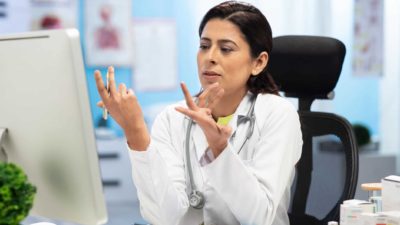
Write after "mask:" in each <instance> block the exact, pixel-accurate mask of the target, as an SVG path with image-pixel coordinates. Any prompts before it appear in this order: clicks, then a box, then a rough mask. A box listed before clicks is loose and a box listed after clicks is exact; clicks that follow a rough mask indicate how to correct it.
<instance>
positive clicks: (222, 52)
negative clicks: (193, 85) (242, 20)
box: [197, 19, 255, 95]
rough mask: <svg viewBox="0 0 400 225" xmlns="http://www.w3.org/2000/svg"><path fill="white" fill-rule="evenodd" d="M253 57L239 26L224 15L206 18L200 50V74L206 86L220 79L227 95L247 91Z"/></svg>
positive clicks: (198, 62)
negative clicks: (221, 17)
mask: <svg viewBox="0 0 400 225" xmlns="http://www.w3.org/2000/svg"><path fill="white" fill-rule="evenodd" d="M254 61H255V60H254V59H253V58H252V57H251V54H250V46H249V44H248V43H247V41H246V39H245V37H244V36H243V34H242V32H241V31H240V29H239V27H237V26H236V25H235V24H233V23H232V22H230V21H228V20H222V19H211V20H210V21H208V22H207V24H206V25H205V27H204V29H203V32H202V34H201V37H200V48H199V51H198V53H197V67H198V74H199V79H200V82H201V85H202V87H203V88H204V89H205V88H207V87H208V86H209V85H210V84H212V83H215V82H218V83H219V84H220V86H221V87H222V88H223V89H224V91H225V95H231V94H244V93H246V92H247V86H246V83H247V80H248V79H249V76H250V75H251V73H252V70H253V69H254V64H255V62H254Z"/></svg>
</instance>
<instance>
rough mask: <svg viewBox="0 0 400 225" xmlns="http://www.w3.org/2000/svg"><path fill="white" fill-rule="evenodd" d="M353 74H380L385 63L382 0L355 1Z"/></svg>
mask: <svg viewBox="0 0 400 225" xmlns="http://www.w3.org/2000/svg"><path fill="white" fill-rule="evenodd" d="M354 3H355V4H354V10H355V11H354V40H353V74H354V75H360V76H379V75H381V74H382V66H383V65H382V64H383V3H384V1H382V0H355V2H354Z"/></svg>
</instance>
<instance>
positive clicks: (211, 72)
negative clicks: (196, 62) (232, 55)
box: [202, 70, 221, 77]
mask: <svg viewBox="0 0 400 225" xmlns="http://www.w3.org/2000/svg"><path fill="white" fill-rule="evenodd" d="M202 75H203V76H206V77H220V76H221V74H219V73H216V72H214V71H210V70H206V71H203V72H202Z"/></svg>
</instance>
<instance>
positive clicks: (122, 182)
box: [96, 138, 137, 202]
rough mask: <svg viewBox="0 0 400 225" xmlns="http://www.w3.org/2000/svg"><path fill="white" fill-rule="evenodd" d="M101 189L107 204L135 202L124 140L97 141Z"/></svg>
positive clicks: (135, 195) (134, 192)
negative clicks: (101, 181)
mask: <svg viewBox="0 0 400 225" xmlns="http://www.w3.org/2000/svg"><path fill="white" fill-rule="evenodd" d="M96 143H97V150H98V154H99V160H100V169H101V176H102V180H103V189H104V194H105V198H106V201H107V202H133V201H135V202H136V201H137V194H136V188H135V186H134V185H133V182H132V172H131V164H130V160H129V152H128V151H129V150H128V148H127V146H126V140H125V139H124V138H112V139H97V140H96Z"/></svg>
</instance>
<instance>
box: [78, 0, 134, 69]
mask: <svg viewBox="0 0 400 225" xmlns="http://www.w3.org/2000/svg"><path fill="white" fill-rule="evenodd" d="M131 2H132V1H131V0H120V1H112V0H86V5H85V45H86V63H87V64H88V65H91V66H109V65H114V66H130V65H131V61H132V57H131V56H132V47H131V46H132V44H131V13H132V11H131V9H132V7H131Z"/></svg>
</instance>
